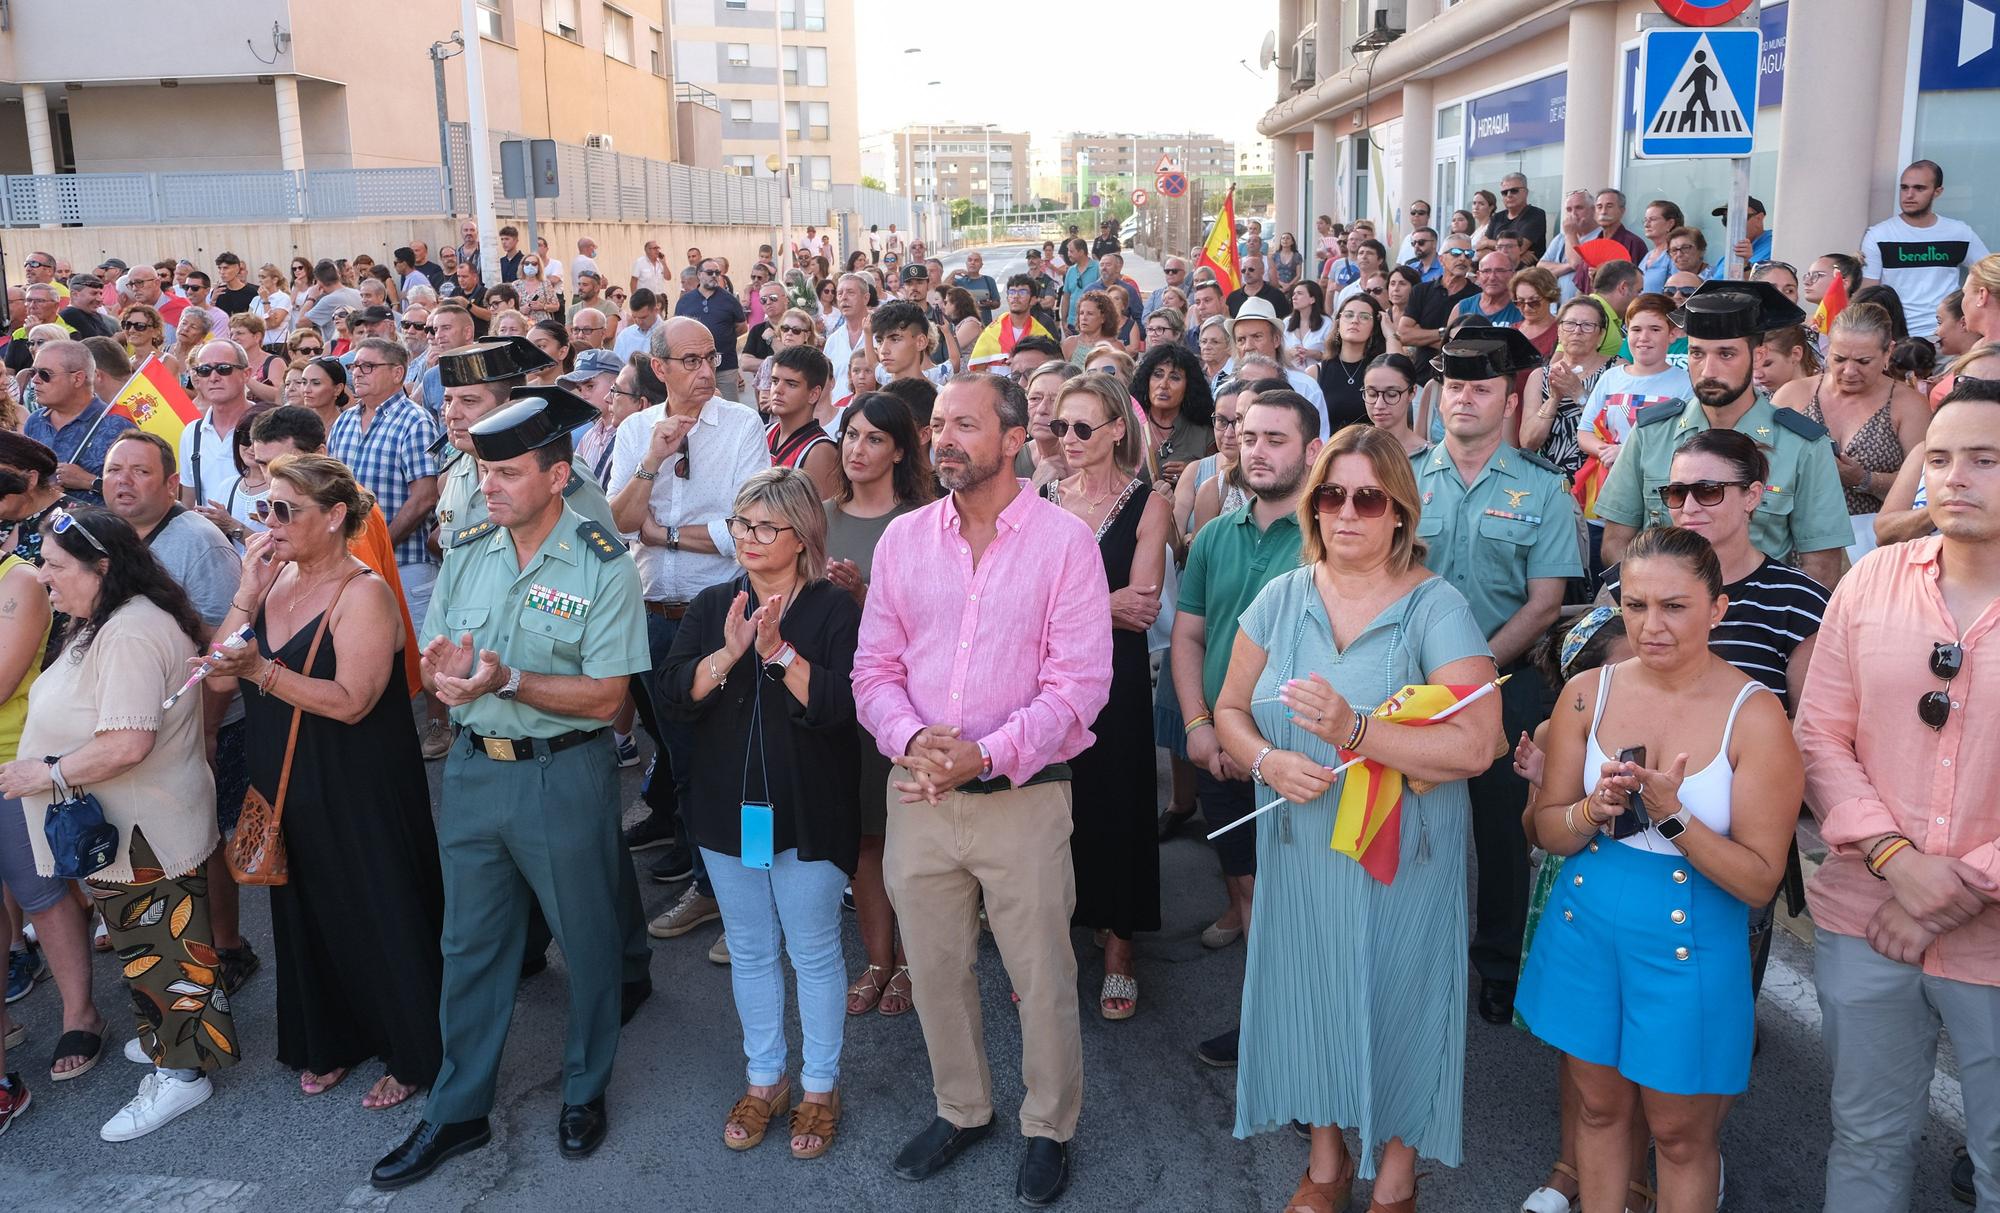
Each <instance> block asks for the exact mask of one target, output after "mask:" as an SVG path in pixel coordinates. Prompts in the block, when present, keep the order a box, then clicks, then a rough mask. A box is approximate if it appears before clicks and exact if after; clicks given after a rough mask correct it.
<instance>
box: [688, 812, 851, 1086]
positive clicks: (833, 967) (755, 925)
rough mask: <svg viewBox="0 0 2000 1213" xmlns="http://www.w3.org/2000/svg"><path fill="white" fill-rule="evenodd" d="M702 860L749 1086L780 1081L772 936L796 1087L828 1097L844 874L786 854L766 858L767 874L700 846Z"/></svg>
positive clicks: (837, 1030) (838, 1024)
mask: <svg viewBox="0 0 2000 1213" xmlns="http://www.w3.org/2000/svg"><path fill="white" fill-rule="evenodd" d="M702 858H703V859H705V860H706V861H707V862H708V878H709V879H710V880H711V881H713V882H714V884H715V900H716V902H717V903H718V904H719V905H720V906H721V907H722V927H723V930H724V931H725V932H726V933H727V934H728V936H729V984H730V986H731V988H732V989H733V990H734V992H735V995H736V1017H737V1018H738V1019H740V1020H742V1021H743V1056H744V1057H745V1058H746V1059H747V1061H748V1063H749V1064H748V1066H747V1067H746V1077H747V1080H748V1082H749V1084H750V1085H751V1086H753V1087H768V1086H776V1085H777V1084H778V1083H781V1082H783V1081H784V1079H785V1060H786V1058H785V971H784V969H783V967H782V966H780V964H779V963H778V942H779V937H780V931H781V930H782V933H783V939H784V945H785V952H786V953H787V954H788V955H789V956H790V957H791V959H792V972H793V973H794V974H796V975H797V976H798V980H799V1030H800V1033H801V1034H802V1035H803V1037H804V1041H803V1043H802V1045H801V1047H800V1049H799V1053H800V1056H801V1059H802V1064H801V1066H800V1069H799V1080H800V1085H801V1086H802V1087H803V1088H804V1089H805V1090H807V1091H810V1092H813V1093H815V1094H817V1093H820V1092H825V1091H831V1090H833V1089H834V1087H835V1086H836V1085H838V1083H839V1081H840V1043H841V1032H842V1031H843V1030H844V1029H845V1028H846V1026H847V961H846V959H845V958H844V957H843V956H842V955H841V950H840V891H841V889H843V888H845V887H846V885H847V874H846V873H844V872H842V871H841V870H840V869H839V868H837V867H835V866H834V865H833V864H832V863H829V862H827V861H826V860H801V859H800V858H799V853H798V851H796V850H791V851H785V852H782V853H781V854H779V855H777V856H776V857H774V858H773V860H772V862H771V870H770V871H768V872H766V871H763V870H761V869H758V868H746V867H744V866H743V861H742V860H741V859H739V858H737V857H736V856H734V855H724V854H722V853H720V852H717V851H710V850H708V849H707V848H703V849H702Z"/></svg>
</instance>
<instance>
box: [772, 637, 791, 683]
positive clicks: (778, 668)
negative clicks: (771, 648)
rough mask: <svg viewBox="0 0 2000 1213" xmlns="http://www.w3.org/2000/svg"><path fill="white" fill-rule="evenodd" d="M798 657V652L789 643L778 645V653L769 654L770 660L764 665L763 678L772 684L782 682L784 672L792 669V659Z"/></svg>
mask: <svg viewBox="0 0 2000 1213" xmlns="http://www.w3.org/2000/svg"><path fill="white" fill-rule="evenodd" d="M798 655H799V651H798V650H797V649H795V648H793V647H792V645H791V642H790V641H786V642H785V643H784V644H781V645H779V646H778V651H777V652H775V653H773V654H771V656H770V659H769V660H767V661H766V662H765V663H764V677H766V678H768V679H770V680H771V681H772V682H783V681H784V680H785V671H786V670H789V669H791V668H792V659H793V658H795V657H797V656H798Z"/></svg>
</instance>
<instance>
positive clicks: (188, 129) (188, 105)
mask: <svg viewBox="0 0 2000 1213" xmlns="http://www.w3.org/2000/svg"><path fill="white" fill-rule="evenodd" d="M300 93H301V95H300V98H299V101H300V104H301V105H302V106H303V105H305V103H306V98H305V95H304V90H300ZM69 121H70V133H71V137H72V138H73V139H74V140H75V142H76V168H77V171H78V172H80V173H122V172H173V171H185V170H212V171H215V172H231V171H241V170H249V169H275V168H278V167H279V160H278V103H277V99H276V95H275V94H274V93H273V92H272V89H271V86H270V85H268V84H254V83H253V84H204V85H198V86H197V85H187V86H184V87H181V88H161V87H160V86H159V85H157V84H134V85H128V86H124V87H114V86H102V87H97V88H84V89H81V90H79V91H77V92H74V93H71V94H69ZM197 148H198V149H199V150H200V155H199V156H198V157H195V156H193V155H189V156H188V157H186V158H182V157H181V156H180V155H178V154H176V155H172V156H163V155H162V151H163V149H176V151H178V150H179V149H186V151H187V152H189V153H192V152H194V151H195V150H196V149H197ZM432 159H433V160H435V159H436V157H435V156H433V157H432ZM315 167H317V166H315Z"/></svg>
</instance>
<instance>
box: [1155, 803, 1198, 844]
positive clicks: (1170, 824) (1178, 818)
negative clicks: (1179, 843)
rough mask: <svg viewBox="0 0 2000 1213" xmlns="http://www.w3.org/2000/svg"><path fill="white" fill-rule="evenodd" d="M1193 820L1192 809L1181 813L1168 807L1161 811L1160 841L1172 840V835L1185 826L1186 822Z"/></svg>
mask: <svg viewBox="0 0 2000 1213" xmlns="http://www.w3.org/2000/svg"><path fill="white" fill-rule="evenodd" d="M1193 820H1194V810H1193V809H1188V810H1187V811H1185V812H1181V813H1176V812H1174V811H1173V810H1172V809H1168V810H1167V811H1166V812H1164V813H1161V814H1160V841H1161V842H1172V841H1173V840H1174V835H1176V834H1178V833H1180V832H1181V831H1182V830H1183V829H1185V828H1187V823H1188V822H1190V821H1193Z"/></svg>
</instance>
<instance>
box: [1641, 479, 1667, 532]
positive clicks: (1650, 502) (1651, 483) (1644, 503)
mask: <svg viewBox="0 0 2000 1213" xmlns="http://www.w3.org/2000/svg"><path fill="white" fill-rule="evenodd" d="M1643 483H1644V485H1645V489H1644V492H1645V497H1644V498H1642V499H1641V500H1640V502H1639V507H1640V508H1641V509H1643V510H1645V511H1646V521H1645V525H1646V526H1672V525H1673V524H1674V517H1673V515H1672V514H1669V513H1668V512H1667V503H1666V502H1664V501H1661V500H1660V486H1661V485H1663V484H1666V483H1667V480H1666V478H1665V477H1663V476H1662V477H1653V476H1647V477H1644V479H1643Z"/></svg>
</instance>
